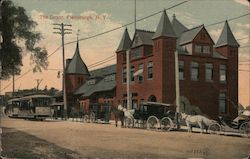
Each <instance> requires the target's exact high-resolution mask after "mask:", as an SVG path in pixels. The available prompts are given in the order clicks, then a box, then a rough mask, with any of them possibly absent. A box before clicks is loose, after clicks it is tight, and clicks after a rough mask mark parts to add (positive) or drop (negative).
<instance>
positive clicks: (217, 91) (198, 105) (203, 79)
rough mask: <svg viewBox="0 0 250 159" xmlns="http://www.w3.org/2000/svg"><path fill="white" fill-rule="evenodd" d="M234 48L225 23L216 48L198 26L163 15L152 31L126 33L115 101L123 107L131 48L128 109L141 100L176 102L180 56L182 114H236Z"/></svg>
mask: <svg viewBox="0 0 250 159" xmlns="http://www.w3.org/2000/svg"><path fill="white" fill-rule="evenodd" d="M238 47H239V44H238V43H237V41H236V40H235V38H234V36H233V34H232V32H231V29H230V27H229V25H228V23H227V21H226V22H225V24H224V28H223V30H222V33H221V35H220V37H219V40H218V41H217V43H216V44H215V43H214V42H213V40H212V38H211V37H210V35H209V33H208V32H207V30H206V28H205V27H204V26H203V25H201V26H198V27H195V28H192V29H188V28H186V27H185V26H184V25H183V24H182V23H181V22H180V21H179V20H178V19H177V18H176V17H175V16H173V20H172V22H170V20H169V18H168V16H167V14H166V12H165V11H164V12H163V14H162V16H161V19H160V22H159V24H158V26H157V29H156V31H155V32H150V31H145V30H138V29H137V30H136V31H135V34H134V37H133V39H132V40H131V39H130V37H129V34H128V32H127V29H126V30H125V32H124V34H123V37H122V40H121V42H120V44H119V46H118V49H117V51H116V53H117V86H116V99H117V101H121V102H122V103H123V105H124V106H126V102H127V100H126V98H127V94H126V80H128V79H126V51H127V50H128V49H130V50H131V51H130V52H131V53H130V72H131V77H130V80H131V83H130V91H131V94H132V108H135V109H138V107H139V106H140V103H141V102H142V101H156V102H163V103H170V104H175V99H176V96H175V94H176V88H175V87H176V86H175V83H176V82H175V80H176V79H175V51H177V53H178V61H179V81H180V110H181V111H182V112H187V113H189V114H206V115H208V116H210V117H212V118H217V117H218V115H226V116H231V117H235V116H237V105H238V71H237V70H238Z"/></svg>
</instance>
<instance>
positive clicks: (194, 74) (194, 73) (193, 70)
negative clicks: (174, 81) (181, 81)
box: [191, 62, 199, 81]
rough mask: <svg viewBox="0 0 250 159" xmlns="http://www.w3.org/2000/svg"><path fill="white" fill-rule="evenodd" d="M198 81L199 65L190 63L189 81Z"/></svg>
mask: <svg viewBox="0 0 250 159" xmlns="http://www.w3.org/2000/svg"><path fill="white" fill-rule="evenodd" d="M198 79H199V64H198V63H197V62H191V80H194V81H196V80H198Z"/></svg>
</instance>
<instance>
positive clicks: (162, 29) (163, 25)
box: [153, 10, 176, 39]
mask: <svg viewBox="0 0 250 159" xmlns="http://www.w3.org/2000/svg"><path fill="white" fill-rule="evenodd" d="M161 36H167V37H176V34H175V32H174V29H173V27H172V24H171V23H170V20H169V18H168V16H167V13H166V10H164V11H163V13H162V16H161V19H160V22H159V24H158V26H157V29H156V32H155V34H154V36H153V39H155V38H158V37H161Z"/></svg>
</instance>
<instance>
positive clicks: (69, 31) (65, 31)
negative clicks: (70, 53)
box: [53, 23, 72, 120]
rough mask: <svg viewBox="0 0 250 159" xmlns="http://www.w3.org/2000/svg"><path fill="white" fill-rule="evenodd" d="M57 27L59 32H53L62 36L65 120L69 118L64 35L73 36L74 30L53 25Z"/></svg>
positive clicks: (62, 25) (64, 25) (62, 24)
mask: <svg viewBox="0 0 250 159" xmlns="http://www.w3.org/2000/svg"><path fill="white" fill-rule="evenodd" d="M53 25H55V26H59V27H58V28H57V27H56V28H53V29H55V30H57V32H53V33H54V34H60V35H61V36H62V57H63V58H62V59H63V102H64V119H65V120H67V118H68V111H67V90H66V67H65V55H64V35H65V34H71V33H72V32H71V31H72V29H66V28H65V27H72V25H70V24H64V23H61V24H57V23H56V24H53Z"/></svg>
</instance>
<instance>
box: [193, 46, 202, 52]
mask: <svg viewBox="0 0 250 159" xmlns="http://www.w3.org/2000/svg"><path fill="white" fill-rule="evenodd" d="M194 50H195V52H196V53H201V45H195V46H194Z"/></svg>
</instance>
